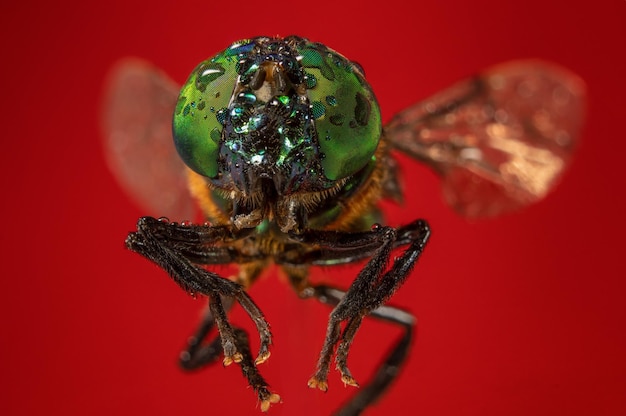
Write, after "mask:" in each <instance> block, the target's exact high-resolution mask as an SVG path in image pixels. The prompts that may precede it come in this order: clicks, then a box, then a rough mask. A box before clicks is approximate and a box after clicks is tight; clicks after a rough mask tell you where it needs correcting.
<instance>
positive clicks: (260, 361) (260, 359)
mask: <svg viewBox="0 0 626 416" xmlns="http://www.w3.org/2000/svg"><path fill="white" fill-rule="evenodd" d="M270 355H272V354H271V353H270V352H269V351H265V352H263V353H261V354H259V356H258V357H256V360H254V364H255V365H259V364H263V363H264V362H265V361H267V359H268V358H270Z"/></svg>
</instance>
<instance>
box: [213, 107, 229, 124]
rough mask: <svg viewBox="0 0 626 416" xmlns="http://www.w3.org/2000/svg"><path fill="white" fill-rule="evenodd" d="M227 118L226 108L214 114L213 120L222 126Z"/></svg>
mask: <svg viewBox="0 0 626 416" xmlns="http://www.w3.org/2000/svg"><path fill="white" fill-rule="evenodd" d="M227 116H228V109H227V108H222V109H221V110H219V111H218V112H217V113H216V114H215V118H216V119H217V122H218V123H220V124H224V123H225V122H226V117H227Z"/></svg>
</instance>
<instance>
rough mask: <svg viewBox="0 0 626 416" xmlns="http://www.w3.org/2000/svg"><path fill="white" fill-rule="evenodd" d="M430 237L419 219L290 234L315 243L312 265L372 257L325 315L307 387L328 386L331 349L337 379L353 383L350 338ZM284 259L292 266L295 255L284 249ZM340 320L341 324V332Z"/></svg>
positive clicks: (403, 276) (396, 285)
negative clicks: (363, 228)
mask: <svg viewBox="0 0 626 416" xmlns="http://www.w3.org/2000/svg"><path fill="white" fill-rule="evenodd" d="M429 236H430V228H429V226H428V224H427V223H426V222H425V221H423V220H417V221H414V222H412V223H410V224H408V225H406V226H403V227H400V228H398V229H395V228H393V227H383V226H379V225H376V226H375V227H373V228H372V230H371V231H369V232H358V233H348V232H337V231H316V230H306V231H304V232H302V233H300V234H298V235H293V236H292V238H294V239H296V240H299V241H301V242H304V243H311V244H313V243H315V244H317V245H318V246H319V247H321V248H320V249H318V250H315V251H313V252H309V253H307V254H306V256H307V260H309V261H311V263H312V264H321V265H323V264H337V263H342V262H343V263H348V262H353V261H356V260H360V259H362V258H366V257H371V259H370V260H369V262H368V263H367V264H366V265H365V267H364V268H363V269H362V270H361V272H360V273H359V274H358V276H357V278H356V279H355V280H354V282H353V283H352V285H351V286H350V288H349V289H348V291H347V292H346V293H345V296H343V297H342V298H341V300H339V301H338V303H337V305H336V306H335V308H334V309H333V311H332V312H331V314H330V318H329V322H328V327H327V331H326V337H325V339H324V344H323V346H322V350H321V352H320V357H319V360H318V363H317V367H316V371H315V374H314V375H313V377H312V378H311V379H310V380H309V383H308V384H309V386H310V387H312V388H319V389H320V390H323V391H326V390H327V389H328V373H329V368H330V362H331V359H332V356H333V354H334V353H335V348H336V356H335V363H336V368H337V369H338V370H339V372H340V373H341V379H342V381H343V382H344V383H345V384H348V385H352V386H358V383H357V382H356V380H355V379H354V377H353V376H352V374H351V372H350V370H349V368H348V365H347V359H348V354H349V351H350V345H351V344H352V340H353V339H354V336H355V334H356V332H357V330H358V328H359V326H360V324H361V321H362V320H363V317H364V316H366V315H368V314H370V313H371V312H373V311H375V310H376V309H378V308H380V307H381V306H383V305H384V303H385V302H386V301H387V300H388V299H389V298H390V297H391V296H392V295H393V294H394V293H395V292H396V290H398V288H399V287H400V286H401V285H402V284H403V283H404V281H405V280H406V278H407V277H408V275H409V273H410V271H411V269H412V268H413V266H414V264H415V262H416V261H417V260H418V258H419V256H420V255H421V254H422V252H423V250H424V247H425V245H426V242H427V241H428V238H429ZM407 245H408V247H407V248H405V249H404V252H403V253H402V254H401V255H400V256H399V257H397V258H396V259H395V260H394V261H393V264H392V265H391V266H390V267H388V265H389V258H390V256H391V253H392V251H393V249H394V248H397V247H402V246H407ZM284 260H285V263H290V264H294V263H295V261H297V256H293V257H292V256H291V255H290V253H285V256H284ZM294 260H295V261H294ZM342 323H345V325H344V328H343V330H342V328H341V325H342ZM407 342H408V341H407ZM405 348H406V347H405ZM387 384H388V383H387Z"/></svg>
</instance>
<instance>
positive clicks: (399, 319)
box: [311, 285, 416, 416]
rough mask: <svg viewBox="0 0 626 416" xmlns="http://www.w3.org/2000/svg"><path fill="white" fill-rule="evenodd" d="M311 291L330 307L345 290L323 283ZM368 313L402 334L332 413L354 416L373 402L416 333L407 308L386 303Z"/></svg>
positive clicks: (398, 364)
mask: <svg viewBox="0 0 626 416" xmlns="http://www.w3.org/2000/svg"><path fill="white" fill-rule="evenodd" d="M311 290H312V291H313V296H315V297H316V298H317V299H318V300H319V301H320V302H322V303H325V304H328V305H331V306H337V305H338V304H339V302H340V301H341V299H343V298H344V296H345V292H343V291H341V290H339V289H336V288H333V287H330V286H325V285H320V286H315V287H312V288H311ZM369 316H371V317H374V318H377V319H380V320H383V321H386V322H390V323H393V324H395V325H400V326H401V327H402V329H403V333H402V336H401V337H400V338H399V339H398V340H397V341H396V342H395V343H394V344H393V346H392V347H391V350H390V352H389V354H388V355H387V356H386V357H385V358H384V360H383V361H382V362H381V363H380V364H379V365H378V368H377V369H376V374H375V375H374V377H373V378H372V379H371V380H369V381H368V382H367V383H366V384H365V385H364V386H362V387H361V388H360V389H359V390H358V392H357V393H356V394H355V395H354V396H353V397H351V398H350V399H349V400H348V401H347V402H346V403H345V404H344V405H343V406H342V407H341V408H340V409H339V410H338V411H337V412H335V416H356V415H359V414H361V412H362V411H363V410H364V409H366V408H367V407H368V406H370V405H371V404H373V403H375V402H376V401H377V400H378V399H379V398H380V397H381V396H382V395H383V394H384V393H385V391H386V390H387V388H388V387H389V386H390V385H391V383H393V381H394V380H395V379H396V377H397V375H398V372H399V370H400V368H401V367H402V365H403V364H404V361H405V360H406V358H407V357H408V352H409V347H410V345H411V340H412V339H413V336H414V335H413V334H414V333H415V325H416V320H415V317H414V316H413V315H411V314H410V313H408V312H406V311H403V310H401V309H398V308H395V307H392V306H386V305H383V306H379V307H378V308H377V309H374V310H373V311H371V312H370V314H369Z"/></svg>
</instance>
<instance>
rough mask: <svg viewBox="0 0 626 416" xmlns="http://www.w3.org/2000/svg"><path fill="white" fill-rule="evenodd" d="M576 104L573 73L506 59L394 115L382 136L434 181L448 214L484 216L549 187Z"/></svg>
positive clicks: (581, 93)
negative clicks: (425, 168)
mask: <svg viewBox="0 0 626 416" xmlns="http://www.w3.org/2000/svg"><path fill="white" fill-rule="evenodd" d="M584 107H585V87H584V84H583V82H582V81H581V80H580V79H579V78H578V77H577V76H576V75H574V74H573V73H571V72H569V71H568V70H566V69H563V68H560V67H557V66H555V65H553V64H549V63H546V62H541V61H513V62H509V63H505V64H502V65H498V66H495V67H492V68H490V69H488V70H487V71H485V72H484V73H482V74H480V75H479V76H477V77H475V78H473V79H469V80H466V81H463V82H460V83H458V84H456V85H454V86H453V87H451V88H449V89H447V90H445V91H443V92H441V93H439V94H437V95H435V96H434V97H432V98H431V99H429V100H426V101H425V102H422V103H419V104H416V105H414V106H412V107H410V108H408V109H406V110H404V111H402V112H400V113H399V114H398V115H396V116H395V117H394V118H393V119H392V120H391V122H389V124H388V125H387V126H386V127H385V137H386V140H387V141H388V142H390V143H391V145H392V147H394V148H396V149H398V150H400V151H402V152H404V153H406V154H408V155H410V156H412V157H414V158H416V159H418V160H419V161H421V162H424V163H426V164H427V165H429V166H430V167H431V168H433V169H434V170H435V171H436V172H437V173H438V174H439V175H440V176H441V178H442V182H443V191H444V196H445V198H446V200H447V202H448V203H449V204H450V205H451V206H452V207H453V208H454V209H455V210H456V211H458V212H459V213H460V214H462V215H465V216H468V217H487V216H493V215H498V214H501V213H505V212H510V211H513V210H516V209H519V208H521V207H523V206H526V205H528V204H531V203H533V202H536V201H538V200H540V199H541V198H543V197H544V196H545V195H546V194H547V193H548V191H549V190H550V189H551V188H553V187H554V186H555V184H556V182H557V181H558V179H559V177H560V176H561V174H562V173H563V171H564V169H565V168H566V167H567V165H568V164H569V163H570V159H571V156H572V153H573V151H574V149H575V147H576V145H577V138H578V134H579V132H580V129H581V125H582V122H583V117H584V111H585V108H584Z"/></svg>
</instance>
